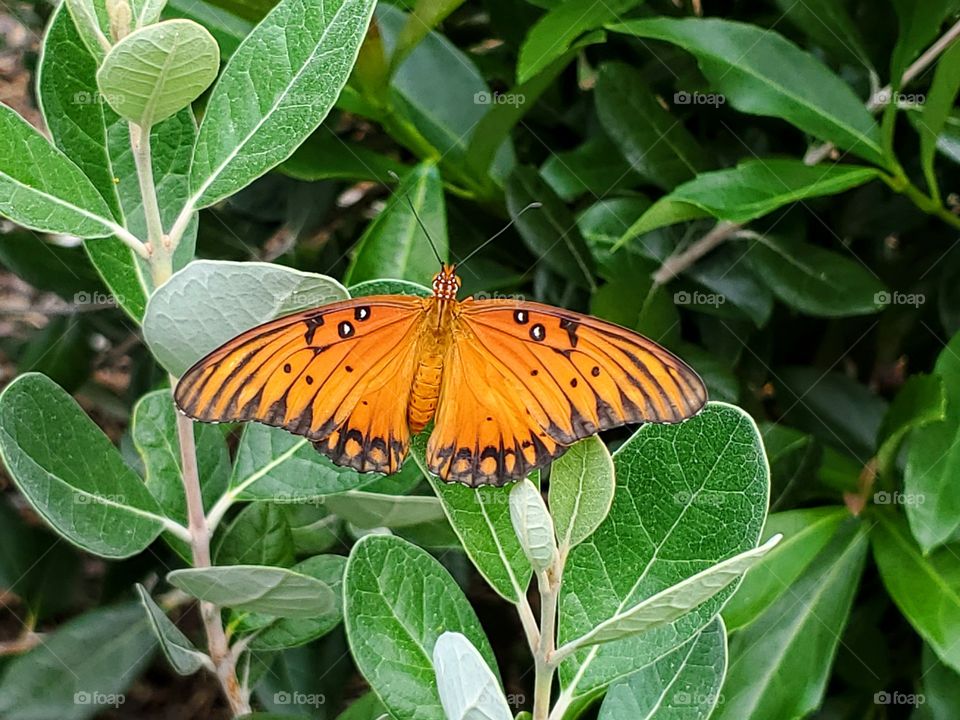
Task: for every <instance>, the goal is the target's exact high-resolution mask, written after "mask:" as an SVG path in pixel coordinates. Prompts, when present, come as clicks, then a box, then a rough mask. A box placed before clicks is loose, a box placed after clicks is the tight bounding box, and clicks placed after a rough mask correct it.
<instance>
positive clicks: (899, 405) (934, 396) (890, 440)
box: [877, 375, 946, 474]
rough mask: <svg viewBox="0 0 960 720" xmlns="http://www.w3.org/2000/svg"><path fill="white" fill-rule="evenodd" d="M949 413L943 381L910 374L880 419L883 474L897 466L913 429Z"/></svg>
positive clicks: (880, 451)
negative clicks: (899, 454) (904, 444)
mask: <svg viewBox="0 0 960 720" xmlns="http://www.w3.org/2000/svg"><path fill="white" fill-rule="evenodd" d="M945 417H946V398H945V397H944V391H943V381H942V380H941V379H940V378H939V377H937V376H936V375H913V376H912V377H910V378H908V379H907V381H906V382H905V383H904V384H903V386H902V387H901V388H900V391H899V392H898V393H897V396H896V397H895V398H894V399H893V402H892V403H890V407H889V409H888V410H887V414H886V415H884V417H883V422H881V423H880V431H879V433H878V435H877V447H878V448H879V449H878V450H877V467H878V468H879V470H880V472H881V474H883V473H887V472H890V471H891V470H892V469H893V466H894V464H895V463H896V460H897V453H898V451H899V450H900V444H901V443H902V442H903V439H904V438H905V437H907V434H908V433H910V431H911V430H913V429H914V428H919V427H923V426H924V425H929V424H930V423H933V422H937V421H940V420H943V419H944V418H945Z"/></svg>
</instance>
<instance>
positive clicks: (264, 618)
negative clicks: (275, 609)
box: [240, 555, 347, 651]
mask: <svg viewBox="0 0 960 720" xmlns="http://www.w3.org/2000/svg"><path fill="white" fill-rule="evenodd" d="M346 567H347V559H346V558H345V557H341V556H340V555H315V556H314V557H311V558H307V559H306V560H304V561H303V562H300V563H297V564H296V565H294V566H293V567H292V568H291V569H292V570H293V571H295V572H298V573H301V574H303V575H308V576H310V577H312V578H316V579H317V580H319V581H321V582H323V583H324V584H326V585H327V586H329V587H330V589H331V590H333V596H334V600H335V603H334V606H333V607H332V608H331V609H330V610H329V611H327V612H324V613H320V614H318V615H316V616H315V617H309V618H279V619H277V618H273V617H271V616H269V615H259V614H252V615H247V616H245V617H244V618H243V621H242V623H241V626H240V627H241V629H242V630H244V631H247V630H251V629H256V630H258V631H259V632H258V633H257V636H256V637H255V638H254V639H253V640H252V641H251V642H250V648H251V649H252V650H263V651H267V650H282V649H285V648H291V647H298V646H300V645H305V644H306V643H308V642H311V641H313V640H316V639H317V638H320V637H323V636H324V635H326V634H327V633H329V632H330V631H331V630H333V628H335V627H336V626H337V625H339V624H340V620H341V619H342V618H343V592H342V590H343V574H344V571H345V570H346Z"/></svg>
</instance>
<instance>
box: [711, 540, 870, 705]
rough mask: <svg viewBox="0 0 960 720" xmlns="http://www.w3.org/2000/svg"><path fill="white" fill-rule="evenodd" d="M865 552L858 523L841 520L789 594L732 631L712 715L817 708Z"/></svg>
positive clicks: (857, 582) (845, 620) (865, 544)
mask: <svg viewBox="0 0 960 720" xmlns="http://www.w3.org/2000/svg"><path fill="white" fill-rule="evenodd" d="M866 550H867V537H866V532H865V529H864V528H863V527H862V526H858V525H857V524H855V523H854V524H852V525H850V526H848V527H847V528H846V529H845V531H844V532H841V533H839V534H838V535H837V536H836V537H835V538H834V540H833V541H832V542H831V543H830V544H829V545H828V546H827V547H826V548H824V550H823V551H822V552H821V553H820V554H819V555H818V556H817V557H816V558H815V559H814V561H813V562H812V563H811V564H810V566H809V567H808V568H807V569H806V570H805V571H804V573H803V574H802V575H801V576H800V577H799V578H798V579H797V580H796V581H795V582H794V583H793V585H792V586H791V588H790V591H789V592H785V593H783V594H782V595H781V596H780V597H779V598H778V599H777V600H776V601H775V602H774V603H773V604H772V605H771V606H770V607H769V608H768V609H767V610H766V611H765V612H764V613H763V614H761V615H760V616H759V617H758V618H757V619H756V620H755V621H754V622H753V623H752V624H750V625H748V626H747V627H746V628H744V629H743V630H741V631H740V632H738V633H736V634H735V635H734V636H733V640H732V641H731V643H730V662H729V669H728V671H727V678H726V681H725V682H724V686H723V690H722V691H721V692H722V694H723V699H724V701H723V703H721V704H720V705H718V706H717V710H716V712H715V713H714V715H713V717H716V718H718V720H734V719H736V720H762V719H764V718H774V717H803V716H805V715H807V714H809V713H811V712H813V711H814V710H815V709H816V708H818V707H820V705H821V703H822V702H823V694H824V691H825V690H826V686H827V681H828V679H829V677H830V669H831V665H832V663H833V659H834V656H835V655H836V652H837V647H838V646H839V644H840V636H841V633H842V632H843V629H844V626H845V625H846V624H847V618H848V617H849V615H850V607H851V605H852V603H853V597H854V594H855V593H856V591H857V587H858V585H859V580H860V575H861V574H862V572H863V564H864V559H865V557H866ZM758 669H759V670H758Z"/></svg>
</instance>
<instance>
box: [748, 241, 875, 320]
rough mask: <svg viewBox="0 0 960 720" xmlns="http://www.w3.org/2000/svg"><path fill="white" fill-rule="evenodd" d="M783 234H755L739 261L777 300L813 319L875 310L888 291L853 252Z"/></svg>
mask: <svg viewBox="0 0 960 720" xmlns="http://www.w3.org/2000/svg"><path fill="white" fill-rule="evenodd" d="M849 255H850V257H848V256H847V255H841V254H840V253H838V252H834V251H832V250H826V249H824V248H821V247H818V246H816V245H812V244H810V243H808V242H803V241H801V240H794V239H792V238H788V237H785V236H773V235H764V236H757V237H756V238H755V239H753V240H751V241H750V248H749V249H748V250H747V251H746V252H745V253H744V254H743V257H744V260H745V261H746V262H747V264H748V265H749V266H750V268H751V269H753V271H754V273H755V274H756V275H757V277H759V278H761V279H762V280H763V281H764V282H765V283H766V284H767V285H768V286H769V288H770V289H771V290H772V291H773V294H774V295H776V296H777V297H778V298H779V299H780V300H781V301H782V302H784V303H786V304H787V305H789V306H790V307H792V308H796V309H797V310H800V311H801V312H804V313H807V314H809V315H815V316H818V317H845V316H848V315H863V314H869V313H875V312H879V311H880V310H882V309H883V308H884V306H885V305H886V303H887V302H888V299H889V297H890V293H889V292H888V291H887V288H886V286H885V285H884V284H883V282H882V281H881V280H880V278H878V277H877V276H876V275H875V274H874V273H873V272H872V271H871V270H870V269H869V266H868V265H867V264H865V263H864V262H863V261H862V260H860V259H859V258H857V257H856V256H855V255H853V254H852V253H849Z"/></svg>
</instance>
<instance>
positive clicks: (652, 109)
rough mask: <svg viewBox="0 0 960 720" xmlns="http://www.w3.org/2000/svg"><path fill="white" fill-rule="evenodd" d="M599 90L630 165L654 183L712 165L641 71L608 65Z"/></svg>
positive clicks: (608, 124)
mask: <svg viewBox="0 0 960 720" xmlns="http://www.w3.org/2000/svg"><path fill="white" fill-rule="evenodd" d="M570 4H571V5H572V4H573V3H570ZM561 7H563V6H561ZM594 92H595V93H596V95H595V97H596V104H597V115H598V117H599V118H600V122H601V124H602V125H603V127H604V129H605V130H606V132H607V134H608V135H609V136H610V138H611V139H612V140H613V142H614V143H615V144H616V145H617V146H618V147H619V148H620V152H621V153H622V154H623V156H624V157H625V158H626V160H627V162H629V163H630V167H631V168H632V169H633V170H635V171H636V172H638V173H640V174H641V175H643V176H644V177H645V178H647V179H649V180H650V182H652V183H654V184H656V185H658V186H659V187H661V188H663V189H664V190H671V189H673V188H674V187H676V186H677V185H680V184H681V183H683V182H685V181H687V180H690V179H691V178H693V177H694V176H695V175H696V174H697V173H700V172H702V171H704V170H706V169H707V168H708V167H709V161H708V159H707V158H708V154H707V152H706V151H705V150H704V149H703V148H701V147H700V145H699V143H697V141H696V140H695V139H694V138H693V136H692V135H691V134H690V133H689V131H687V129H686V128H685V127H684V126H683V123H682V122H681V121H680V118H678V117H675V116H674V115H672V114H671V113H670V112H669V111H668V110H665V109H664V108H663V106H662V105H661V104H660V103H659V102H658V101H657V98H656V96H655V95H654V94H653V93H652V92H651V91H650V89H649V88H648V87H647V85H646V82H645V81H644V77H643V74H642V73H640V72H639V71H638V70H634V69H633V68H631V67H630V66H629V65H626V64H623V63H606V64H604V65H603V66H602V67H601V68H600V72H599V74H598V76H597V87H596V89H595V90H594Z"/></svg>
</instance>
